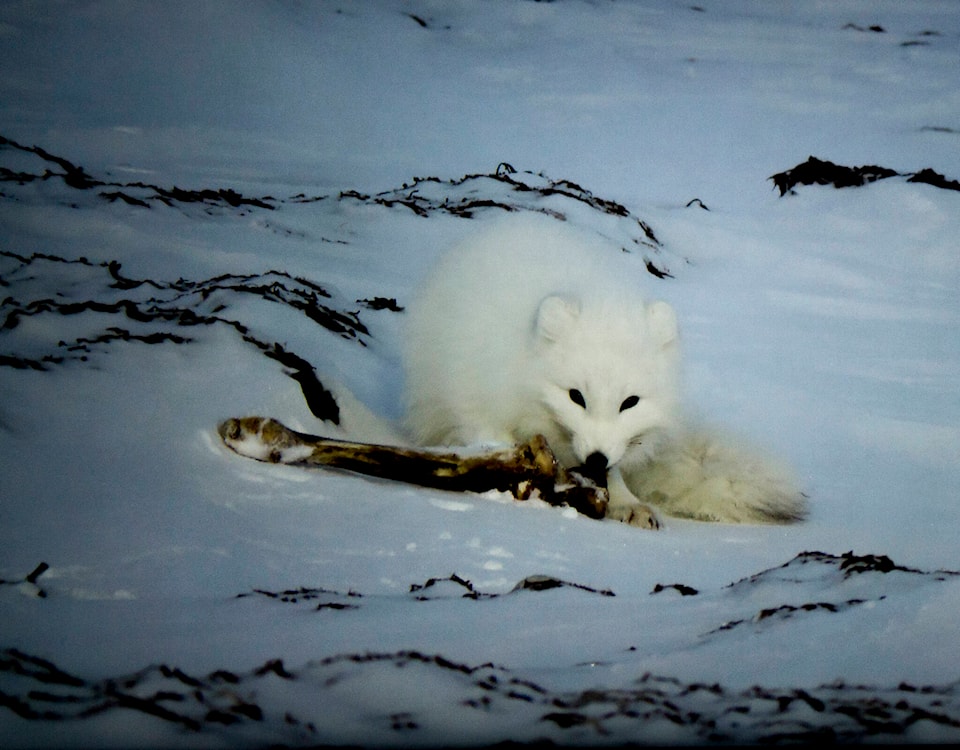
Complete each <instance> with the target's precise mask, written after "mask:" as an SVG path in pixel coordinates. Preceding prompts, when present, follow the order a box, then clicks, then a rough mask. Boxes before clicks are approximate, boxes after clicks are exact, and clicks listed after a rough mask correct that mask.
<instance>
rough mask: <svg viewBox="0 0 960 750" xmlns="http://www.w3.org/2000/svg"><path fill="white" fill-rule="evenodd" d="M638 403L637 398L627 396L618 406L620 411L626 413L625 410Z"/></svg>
mask: <svg viewBox="0 0 960 750" xmlns="http://www.w3.org/2000/svg"><path fill="white" fill-rule="evenodd" d="M639 403H640V397H639V396H627V397H626V398H625V399H624V400H623V403H622V404H620V411H626V410H627V409H632V408H633V407H634V406H636V405H637V404H639Z"/></svg>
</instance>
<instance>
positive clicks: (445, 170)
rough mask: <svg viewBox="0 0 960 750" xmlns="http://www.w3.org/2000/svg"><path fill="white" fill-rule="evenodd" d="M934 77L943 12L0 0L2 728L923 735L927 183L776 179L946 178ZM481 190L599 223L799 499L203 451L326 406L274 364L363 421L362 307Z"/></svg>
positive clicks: (956, 521) (943, 706)
mask: <svg viewBox="0 0 960 750" xmlns="http://www.w3.org/2000/svg"><path fill="white" fill-rule="evenodd" d="M871 27H876V28H871ZM958 74H960V5H957V4H956V3H952V2H947V1H945V0H944V1H942V2H924V1H917V2H911V3H902V2H899V0H888V1H886V2H854V1H853V0H841V1H839V2H831V3H812V2H811V3H753V2H730V1H727V0H724V2H712V1H707V2H699V3H697V4H696V5H692V4H689V3H683V2H669V1H667V0H650V1H649V2H616V3H614V2H601V1H600V0H598V1H597V2H579V1H578V0H559V1H558V2H553V3H534V2H523V1H521V0H516V1H513V2H507V1H506V0H504V1H503V2H490V3H470V2H464V3H451V2H440V1H439V0H438V1H437V2H428V1H427V0H413V1H412V2H407V3H399V2H363V3H360V2H342V3H338V2H317V3H303V4H300V3H292V2H291V3H286V2H263V3H257V4H253V3H243V4H236V3H212V2H211V3H201V4H196V3H174V2H167V3H146V2H144V3H139V2H128V1H126V0H92V1H90V2H71V3H53V2H49V3H33V2H7V3H4V4H3V5H0V136H3V137H4V138H5V139H9V140H7V141H5V142H4V143H3V145H2V147H0V167H2V168H3V171H2V172H0V177H2V178H3V182H2V183H0V315H2V317H0V394H2V395H0V579H2V583H0V649H2V652H0V745H2V746H3V747H21V746H58V747H60V746H87V747H100V746H105V745H113V746H163V747H168V746H185V747H195V746H208V747H219V746H231V747H235V746H243V745H250V746H256V745H266V744H289V745H298V744H348V743H359V744H368V745H403V746H408V745H421V746H428V745H443V746H451V745H461V744H489V743H495V742H499V741H503V740H519V741H534V740H538V739H549V740H552V741H554V742H557V743H569V744H593V743H596V744H617V743H624V742H641V743H644V742H646V743H658V742H683V743H700V742H708V741H716V740H726V741H734V742H740V741H754V740H760V739H764V738H766V739H770V740H774V741H775V740H784V739H787V738H788V737H791V736H792V737H794V738H795V737H800V738H803V739H814V738H821V739H828V740H829V739H858V740H863V739H875V740H891V739H901V740H902V739H906V740H907V741H934V742H938V741H957V740H958V738H960V626H958V624H957V612H958V611H960V576H958V575H957V574H955V573H951V572H950V571H957V570H960V552H958V541H957V540H958V537H960V503H958V502H957V501H958V488H960V399H958V397H957V394H958V393H960V295H958V290H960V241H958V239H957V238H958V237H960V192H958V191H956V190H951V189H949V188H938V187H934V186H931V185H927V184H917V183H913V182H909V181H908V179H907V177H905V176H901V177H890V178H887V179H884V180H880V181H877V182H875V183H872V184H869V185H866V186H863V187H851V188H845V189H839V190H838V189H834V188H833V187H830V186H817V185H812V186H803V185H801V186H797V187H796V188H795V190H794V191H793V194H788V195H786V196H783V197H780V195H779V193H778V191H776V190H775V189H774V184H773V182H771V180H770V179H769V178H770V177H771V175H773V174H775V173H778V172H783V171H784V170H787V169H790V168H792V167H794V166H796V165H798V164H800V163H802V162H804V161H805V160H806V159H807V157H808V156H810V155H815V156H817V157H819V158H821V159H827V160H830V161H833V162H835V163H837V164H840V165H847V166H855V165H864V164H876V165H881V166H883V167H888V168H891V169H893V170H896V171H897V172H900V173H902V174H904V175H907V174H910V173H914V172H917V171H919V170H921V169H922V168H926V167H930V168H932V169H934V170H936V171H937V172H939V173H941V174H942V175H944V176H945V177H946V179H947V180H948V181H949V180H957V179H960V86H958V84H957V81H958V80H960V79H958ZM35 146H36V147H39V149H34V148H33V147H35ZM58 159H59V161H58ZM63 160H66V161H63ZM503 163H507V164H510V165H512V166H513V167H514V168H515V169H516V172H512V173H511V172H510V170H508V169H507V168H506V167H499V171H498V166H499V165H501V164H503ZM71 166H82V168H83V170H84V171H83V172H81V173H78V172H76V171H73V172H71V171H70V167H71ZM44 175H46V178H45V179H44V178H43V176H44ZM58 175H67V178H66V179H64V178H63V177H61V176H58ZM465 177H466V178H467V179H463V178H465ZM416 178H420V179H419V180H417V179H416ZM426 178H437V179H436V180H433V179H429V180H428V179H426ZM517 183H520V184H522V185H523V186H527V187H530V188H533V189H531V190H520V189H517ZM174 187H179V188H182V189H183V190H184V191H193V192H176V191H174ZM203 190H209V191H214V192H209V193H201V192H199V191H203ZM216 191H233V192H216ZM241 197H242V198H243V199H245V200H240V198H241ZM109 198H112V199H109ZM693 199H698V201H696V202H692V203H691V201H693ZM444 201H446V203H445V202H444ZM471 202H472V203H473V205H474V208H473V209H471V210H450V209H451V207H454V206H460V207H461V208H462V207H463V206H464V205H466V204H467V203H471ZM483 202H488V203H491V204H494V205H487V206H486V207H485V206H483V205H481V204H482V203H483ZM503 205H509V206H511V207H514V208H519V209H524V210H544V209H548V210H550V211H553V212H559V213H562V214H563V215H564V216H566V217H567V219H568V220H569V221H571V222H573V223H576V224H579V225H581V226H584V227H587V228H591V229H594V230H596V231H597V232H598V233H600V234H602V235H604V236H605V237H608V238H611V239H613V240H614V241H615V242H617V243H619V244H621V245H622V246H623V247H626V248H628V249H630V250H631V251H632V254H633V255H634V256H635V257H636V261H637V278H638V283H639V284H641V285H642V286H643V287H644V288H645V289H647V290H648V293H649V294H650V295H651V296H655V297H661V298H665V299H668V300H669V301H670V302H672V303H673V304H674V305H675V307H676V308H677V310H678V313H679V316H680V320H681V329H682V333H683V345H684V352H685V362H686V367H685V378H686V383H685V390H686V393H687V397H688V402H689V406H690V411H691V414H692V415H693V418H695V419H698V420H702V421H705V422H708V423H710V424H713V425H717V426H719V427H720V428H722V429H727V430H729V431H730V432H731V434H732V435H737V436H742V437H743V438H744V439H746V440H747V441H749V442H751V443H753V444H755V445H758V446H762V447H763V448H765V449H766V450H767V451H769V452H770V453H772V454H774V455H777V456H779V457H782V458H783V459H785V460H786V461H788V462H789V463H791V464H792V465H793V466H794V468H795V469H796V472H797V474H798V475H799V477H800V479H801V481H802V484H803V486H804V488H805V489H806V491H807V493H808V494H809V496H810V506H811V515H810V518H809V519H808V520H807V521H805V522H804V523H801V524H798V525H795V526H785V527H778V526H771V527H768V526H730V525H716V524H701V523H694V522H687V521H678V520H673V519H668V520H667V524H666V528H665V529H663V530H661V531H659V532H648V531H641V530H637V529H634V528H630V527H626V526H623V525H620V524H617V523H614V522H609V521H604V522H597V521H591V520H589V519H586V518H584V517H578V516H576V515H575V514H571V513H570V512H568V511H564V510H561V509H557V508H551V507H548V506H546V505H545V504H543V503H539V502H536V501H531V502H527V503H519V502H515V501H513V500H511V499H510V498H507V497H504V496H497V495H491V496H467V495H463V496H461V495H451V494H447V493H442V492H436V491H427V490H419V489H415V488H411V487H408V486H401V485H393V484H389V483H385V482H380V481H375V480H370V479H365V478H361V477H355V476H351V475H346V474H341V473H335V472H327V471H319V470H307V469H303V468H299V467H286V466H272V465H268V464H262V463H257V462H253V461H250V460H248V459H244V458H241V457H239V456H236V455H234V454H232V453H230V452H229V451H228V450H227V449H225V448H224V447H223V446H222V445H221V444H220V441H219V439H218V437H217V435H216V431H215V428H216V425H217V423H218V422H219V421H220V420H222V419H224V418H225V417H229V416H240V415H246V414H264V415H269V416H274V417H276V418H278V419H281V420H282V421H284V422H285V423H287V424H289V425H291V426H294V427H297V428H301V429H304V430H306V431H310V432H319V433H323V432H329V431H330V429H329V427H328V426H326V425H324V424H323V423H322V422H320V421H319V420H317V419H316V418H314V417H313V416H312V415H311V413H310V410H309V409H308V407H307V403H306V401H305V399H304V397H303V394H302V392H301V388H300V385H299V384H298V382H297V381H295V380H294V379H293V378H291V377H289V376H288V375H289V374H290V373H291V372H293V371H294V370H295V363H296V362H301V363H305V365H306V368H307V371H309V368H310V367H314V368H316V371H317V373H318V374H319V376H320V380H321V381H323V383H324V384H327V385H330V386H332V385H333V384H340V385H342V386H343V387H346V388H349V389H350V390H351V391H352V392H353V393H354V394H356V396H357V397H358V398H359V399H361V400H362V401H363V402H365V403H366V404H368V405H369V406H370V407H371V408H372V409H373V410H374V411H375V412H377V413H379V414H381V415H383V416H385V417H390V418H392V417H396V416H397V414H398V394H399V388H400V378H401V377H402V374H401V372H400V370H399V366H398V359H397V353H398V345H399V344H398V342H399V337H400V335H401V329H402V321H403V313H402V312H397V311H394V310H392V309H390V308H391V307H394V305H387V306H386V307H384V306H383V305H375V304H368V303H366V302H360V300H374V299H376V298H382V299H386V300H395V301H396V305H395V306H396V307H403V306H404V305H405V304H407V303H408V302H409V300H410V295H411V292H412V289H413V288H414V286H415V284H416V282H417V280H418V279H419V278H420V277H421V276H422V275H423V274H424V273H425V272H426V270H427V269H429V267H430V266H431V264H432V263H433V261H434V260H435V258H436V257H437V256H438V254H439V253H441V252H442V251H443V250H444V249H445V247H446V246H448V245H449V244H450V243H452V242H454V241H456V240H457V239H458V238H460V237H462V236H464V234H466V233H467V232H470V231H474V230H476V229H477V228H478V227H479V226H481V225H482V224H483V223H484V222H488V221H491V220H493V219H496V218H497V217H499V216H501V215H502V214H503V211H504V209H503V207H502V206H503ZM613 206H619V207H623V209H624V211H623V212H620V213H618V212H617V211H612V212H611V211H610V210H605V209H610V208H611V207H613ZM705 209H708V210H705ZM467 214H469V216H467ZM624 214H625V215H624ZM639 221H642V222H644V223H645V225H647V226H649V228H650V229H651V230H652V231H653V233H654V235H655V237H656V238H657V240H658V242H657V241H653V240H651V238H650V237H649V236H648V235H647V234H645V233H644V231H643V227H642V226H641V224H640V223H639ZM646 262H650V263H651V264H652V265H653V266H655V267H656V268H658V269H660V270H665V271H668V272H669V274H670V275H671V277H668V278H663V279H660V278H656V277H655V276H654V275H651V274H649V273H647V272H646V271H645V269H644V266H645V263H646ZM117 263H119V264H120V265H119V266H117ZM319 288H322V290H323V292H324V293H325V294H326V295H329V296H324V294H322V293H321V292H320V291H319ZM311 316H312V317H311ZM338 326H339V328H338ZM276 345H279V347H280V349H278V348H277V347H276ZM265 355H266V356H265ZM291 355H292V356H293V357H298V358H299V360H295V359H293V358H291ZM292 363H293V364H292ZM846 553H852V554H846ZM845 554H846V556H844V555H845ZM41 563H43V564H44V565H41ZM452 576H454V577H452ZM531 576H548V577H549V580H550V581H551V582H552V583H553V584H555V585H553V586H552V587H549V586H542V585H541V586H539V587H538V586H531V585H529V584H528V585H527V586H526V587H520V588H519V589H517V590H514V588H515V586H517V585H518V584H519V583H521V582H522V581H524V580H526V579H528V578H530V577H531ZM434 580H435V582H434V583H432V585H429V586H428V585H427V584H428V582H431V581H434ZM560 582H565V584H566V585H560ZM658 584H659V586H658ZM674 584H678V585H677V586H674ZM284 592H286V593H284ZM694 592H696V593H694ZM610 593H612V594H613V595H612V596H611V595H610ZM464 595H466V596H464Z"/></svg>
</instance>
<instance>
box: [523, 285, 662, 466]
mask: <svg viewBox="0 0 960 750" xmlns="http://www.w3.org/2000/svg"><path fill="white" fill-rule="evenodd" d="M534 335H535V337H536V348H537V361H538V362H539V365H540V366H541V367H542V368H543V369H542V371H541V372H540V373H539V381H538V382H539V385H540V388H541V390H540V394H539V395H540V399H541V403H542V405H543V407H544V409H545V410H546V412H547V414H548V417H549V419H550V420H551V421H552V422H553V423H554V424H555V425H556V427H557V432H558V434H559V436H560V439H559V444H558V445H554V446H553V447H554V450H555V451H556V453H557V457H558V459H559V460H560V461H561V462H562V463H564V464H566V465H568V466H575V465H587V466H588V467H590V468H592V469H593V471H595V472H597V473H599V472H600V471H601V470H603V469H606V468H608V467H610V466H613V465H615V464H617V463H618V462H619V461H620V460H621V459H622V458H623V457H624V455H625V454H626V453H627V452H628V451H631V452H632V451H636V450H641V451H643V450H645V449H646V450H649V449H650V448H651V447H652V443H653V441H654V438H655V436H656V434H657V433H658V432H660V431H661V430H663V429H666V428H669V427H670V426H671V425H672V424H674V423H675V421H676V416H675V413H676V408H677V400H678V398H677V379H678V375H677V357H678V351H677V350H678V341H677V319H676V315H675V313H674V311H673V308H672V307H670V305H668V304H667V303H666V302H652V303H650V304H644V303H643V302H641V301H639V300H638V299H636V298H633V297H630V298H628V299H627V300H626V302H625V301H624V300H623V299H618V298H616V297H613V298H601V299H597V300H594V299H591V300H589V301H585V300H582V299H580V298H578V297H573V296H564V295H551V296H549V297H546V298H545V299H543V300H542V301H541V303H540V305H539V309H538V311H537V315H536V323H535V333H534ZM556 439H557V438H556V437H554V440H555V441H556Z"/></svg>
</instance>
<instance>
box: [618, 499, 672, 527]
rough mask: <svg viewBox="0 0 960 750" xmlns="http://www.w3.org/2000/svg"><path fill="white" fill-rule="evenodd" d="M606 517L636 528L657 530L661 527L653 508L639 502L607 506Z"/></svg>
mask: <svg viewBox="0 0 960 750" xmlns="http://www.w3.org/2000/svg"><path fill="white" fill-rule="evenodd" d="M607 518H612V519H614V520H615V521H620V522H621V523H626V524H629V525H630V526H636V527H637V528H638V529H651V530H657V529H660V528H662V525H661V523H660V519H659V518H657V514H656V513H654V512H653V509H652V508H650V507H649V506H646V505H643V504H641V503H637V504H631V505H618V506H616V507H610V506H607Z"/></svg>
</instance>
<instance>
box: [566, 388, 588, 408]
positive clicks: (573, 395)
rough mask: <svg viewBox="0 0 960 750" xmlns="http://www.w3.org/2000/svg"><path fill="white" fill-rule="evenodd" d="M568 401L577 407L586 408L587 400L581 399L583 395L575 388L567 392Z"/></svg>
mask: <svg viewBox="0 0 960 750" xmlns="http://www.w3.org/2000/svg"><path fill="white" fill-rule="evenodd" d="M569 396H570V400H571V401H573V403H575V404H576V405H577V406H580V407H583V408H584V409H586V408H587V400H586V399H585V398H584V397H583V394H582V393H580V391H578V390H577V389H576V388H571V389H570V391H569Z"/></svg>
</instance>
